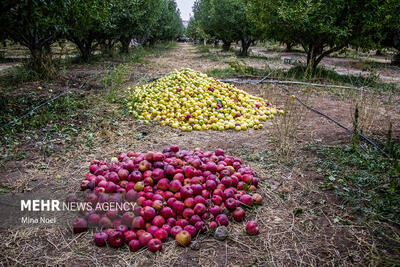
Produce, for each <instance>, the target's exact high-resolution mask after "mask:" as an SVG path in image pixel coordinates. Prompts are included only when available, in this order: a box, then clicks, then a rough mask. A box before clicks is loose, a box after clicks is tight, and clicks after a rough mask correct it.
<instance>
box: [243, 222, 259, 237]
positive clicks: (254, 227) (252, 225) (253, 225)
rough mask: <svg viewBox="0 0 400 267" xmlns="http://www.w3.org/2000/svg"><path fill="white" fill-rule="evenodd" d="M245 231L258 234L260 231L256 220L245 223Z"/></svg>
mask: <svg viewBox="0 0 400 267" xmlns="http://www.w3.org/2000/svg"><path fill="white" fill-rule="evenodd" d="M246 232H247V234H249V235H258V234H259V233H260V228H259V227H258V224H257V222H255V221H249V222H248V223H247V224H246Z"/></svg>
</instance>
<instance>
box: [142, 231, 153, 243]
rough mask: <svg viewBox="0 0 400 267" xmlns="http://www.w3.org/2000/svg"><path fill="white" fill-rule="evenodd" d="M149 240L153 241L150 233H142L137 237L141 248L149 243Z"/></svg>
mask: <svg viewBox="0 0 400 267" xmlns="http://www.w3.org/2000/svg"><path fill="white" fill-rule="evenodd" d="M151 239H153V236H152V235H151V234H150V233H148V232H144V233H143V234H142V235H141V236H140V237H139V241H140V244H141V245H142V246H145V245H147V243H149V241H150V240H151Z"/></svg>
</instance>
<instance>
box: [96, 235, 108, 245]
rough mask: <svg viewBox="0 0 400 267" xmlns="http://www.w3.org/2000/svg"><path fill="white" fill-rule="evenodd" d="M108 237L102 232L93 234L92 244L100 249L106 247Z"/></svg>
mask: <svg viewBox="0 0 400 267" xmlns="http://www.w3.org/2000/svg"><path fill="white" fill-rule="evenodd" d="M107 238H108V235H107V234H106V233H104V232H100V233H95V234H94V243H95V244H96V246H99V247H102V246H105V245H106V242H107Z"/></svg>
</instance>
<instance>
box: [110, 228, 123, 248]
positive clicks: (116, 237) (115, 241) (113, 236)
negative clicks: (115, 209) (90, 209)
mask: <svg viewBox="0 0 400 267" xmlns="http://www.w3.org/2000/svg"><path fill="white" fill-rule="evenodd" d="M108 244H110V246H112V247H115V248H118V247H120V246H122V245H123V244H124V238H123V234H122V233H121V232H119V231H113V232H111V233H110V234H109V235H108Z"/></svg>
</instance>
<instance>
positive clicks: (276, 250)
mask: <svg viewBox="0 0 400 267" xmlns="http://www.w3.org/2000/svg"><path fill="white" fill-rule="evenodd" d="M193 49H195V48H192V47H190V45H188V44H183V45H182V47H180V48H178V49H175V50H174V51H172V52H171V53H170V54H168V55H167V56H165V57H152V58H150V62H149V64H146V66H145V67H144V66H139V67H137V68H136V69H132V72H135V73H138V75H137V78H138V79H139V78H140V77H142V76H148V77H154V76H155V74H157V73H166V72H169V71H171V70H172V69H174V68H179V67H192V68H194V69H199V68H200V69H199V70H203V69H206V68H209V67H212V66H211V62H210V61H207V60H205V61H203V60H200V59H198V58H197V56H198V55H196V54H194V52H193ZM182 51H184V52H182ZM182 53H183V54H182ZM181 56H182V57H183V59H182V61H180V60H179V57H181ZM172 59H173V60H174V61H170V60H172ZM203 63H205V64H204V65H202V64H203ZM199 66H201V67H199ZM138 79H137V80H135V81H133V80H132V81H131V82H138V81H139V80H138ZM240 88H241V89H243V90H246V91H248V92H249V93H252V94H255V95H258V96H263V97H266V98H268V99H269V100H270V101H271V102H272V103H274V104H277V105H279V106H281V107H283V108H284V109H286V110H287V113H286V114H287V115H286V117H281V118H277V119H276V120H275V121H269V122H267V123H266V124H265V128H264V129H263V130H258V131H255V130H252V129H251V130H248V131H245V132H233V131H223V132H214V131H206V132H191V133H186V132H180V131H178V130H174V129H172V128H169V127H161V126H160V125H158V124H156V123H151V124H149V125H143V124H141V123H140V122H138V121H136V120H134V119H133V118H131V117H128V116H116V117H113V115H111V114H114V111H115V110H117V108H118V105H116V104H104V105H99V106H96V107H95V109H96V116H97V119H96V120H95V122H94V123H93V124H92V125H90V127H89V128H90V129H92V130H93V132H94V136H93V139H94V143H95V144H96V145H95V146H94V147H93V148H91V149H88V148H87V147H85V146H83V145H82V146H80V147H78V148H77V149H76V150H73V151H69V152H67V153H62V154H58V155H53V156H51V157H49V158H46V159H43V158H39V157H34V158H32V159H30V160H29V162H30V163H29V164H25V163H27V162H28V161H27V162H22V163H18V162H15V163H9V164H14V169H20V170H21V171H20V173H18V177H19V178H18V179H17V180H13V179H10V178H4V177H2V181H4V180H6V179H8V180H9V181H8V188H11V189H13V190H14V191H18V192H22V191H26V190H27V191H29V190H32V191H35V190H38V189H39V188H40V189H42V190H47V191H53V192H54V193H58V194H61V195H65V196H66V195H67V194H68V193H70V192H74V191H76V190H78V188H79V184H80V180H81V179H82V178H83V176H84V175H85V172H86V171H87V168H88V164H89V162H90V160H92V159H93V158H97V159H104V158H107V159H109V158H111V157H112V156H115V155H116V154H118V153H119V152H121V151H128V150H133V151H149V150H153V151H157V150H161V149H162V148H163V147H165V146H168V145H170V144H177V145H179V146H181V147H182V148H184V149H188V150H189V149H194V148H195V147H201V148H202V149H203V150H212V149H215V148H216V147H221V148H223V149H225V151H226V153H227V154H230V155H235V156H238V157H241V158H242V159H243V161H244V163H245V164H246V165H249V166H250V167H251V168H252V169H254V170H255V172H256V174H257V176H258V177H260V180H261V181H260V186H259V190H258V191H259V192H260V193H261V194H262V196H263V198H264V204H263V205H262V206H261V207H259V208H258V209H254V210H251V211H249V212H248V213H247V217H246V221H247V220H250V219H255V220H257V221H258V222H259V224H260V226H261V233H260V235H258V236H254V237H251V236H248V235H246V234H245V233H244V224H245V223H244V222H243V223H231V225H230V226H229V231H230V232H229V237H228V239H227V240H226V241H217V240H215V239H214V238H213V236H212V234H211V233H210V234H207V235H201V236H199V237H198V240H197V241H198V242H200V249H199V250H192V249H190V248H182V247H178V246H177V245H176V244H175V242H174V241H169V242H167V243H165V244H164V245H163V250H162V252H161V253H156V254H153V253H151V252H149V251H147V250H141V251H139V252H137V253H131V252H129V250H128V249H127V247H124V248H122V249H112V248H98V247H96V246H94V245H93V243H92V233H91V232H87V233H83V234H79V235H73V234H72V232H71V229H70V228H69V227H68V226H64V227H63V226H55V227H48V228H35V227H24V228H17V227H13V228H9V229H1V230H0V244H2V245H1V246H0V263H1V264H2V265H6V266H9V265H70V266H72V265H73V266H75V265H96V266H97V265H118V266H168V265H170V266H251V265H255V266H306V265H310V266H323V265H324V266H337V265H340V266H342V265H345V266H347V265H353V264H354V265H368V264H371V263H373V260H374V259H376V258H377V257H378V258H379V257H380V256H381V255H386V256H390V252H385V251H383V250H382V249H380V248H379V246H378V245H377V243H378V242H379V240H378V241H377V240H375V238H374V235H373V234H372V233H371V231H370V230H369V229H370V228H368V226H367V225H365V224H362V223H358V222H356V221H355V220H354V218H352V217H351V215H349V214H347V213H346V209H343V207H341V206H340V199H337V198H336V197H335V195H333V194H332V193H331V192H324V191H321V190H320V188H319V186H318V185H319V180H320V179H321V177H320V175H318V174H317V173H315V172H314V171H312V170H311V168H310V166H312V160H313V157H315V155H311V154H309V153H307V152H304V151H301V150H299V149H297V148H299V147H302V146H303V145H305V143H306V142H307V141H309V140H310V139H311V140H313V139H314V138H315V136H318V135H321V136H322V137H326V136H329V134H331V135H333V136H335V137H337V136H338V134H339V133H340V129H337V128H336V127H335V126H332V125H331V124H328V123H326V122H324V121H323V120H322V119H321V118H319V117H318V116H316V115H314V114H307V115H306V114H305V112H304V110H302V108H300V107H298V106H297V104H295V103H294V102H295V101H293V99H291V98H290V97H289V98H288V97H287V95H286V94H285V93H284V92H283V91H282V89H280V88H276V87H274V86H269V87H265V88H264V87H257V86H246V85H243V86H240ZM293 89H294V88H293ZM309 101H310V102H311V103H312V104H313V105H315V106H317V107H318V108H319V109H323V108H326V109H330V111H331V110H333V111H334V112H335V114H340V115H343V117H347V115H349V110H351V109H350V108H349V104H348V105H347V106H346V104H345V102H344V101H340V102H339V101H337V100H332V99H330V98H321V97H318V96H313V97H312V98H310V99H309ZM338 103H340V104H342V105H338ZM365 103H368V101H367V100H365ZM318 105H319V106H318ZM332 106H333V107H335V109H332ZM289 111H290V112H289ZM368 112H370V111H368ZM368 112H367V114H369V113H368ZM377 114H378V115H377V116H378V118H380V117H379V116H380V113H377ZM395 114H396V116H398V113H396V112H395ZM349 118H351V115H349ZM376 120H377V118H373V119H372V118H371V119H369V120H368V121H369V125H373V123H371V121H376ZM324 123H325V124H324ZM366 125H368V123H367V124H366ZM275 128H278V129H275ZM143 133H145V134H143ZM278 133H281V134H278ZM84 135H85V133H84V132H83V133H82V136H80V137H79V138H78V139H83V138H84ZM276 136H282V141H280V142H281V143H280V144H282V148H283V150H282V151H288V150H293V148H296V149H297V153H293V155H292V154H290V153H289V154H288V160H289V161H290V162H292V163H295V164H292V165H291V167H287V165H285V164H283V163H281V161H280V160H281V158H280V157H279V156H278V155H277V154H275V152H273V153H270V152H271V151H277V150H278V149H279V147H280V145H279V143H278V144H277V143H274V142H271V139H272V138H276ZM296 136H297V137H298V138H297V139H296V138H295V137H296ZM321 136H318V138H322V137H321ZM266 152H269V153H270V154H269V155H271V158H268V159H265V158H262V157H261V156H260V155H262V154H263V153H266ZM18 164H21V165H18ZM60 166H62V167H60ZM7 167H8V166H5V169H7ZM5 174H7V173H6V172H5ZM58 175H59V177H60V178H58V179H55V178H54V177H56V176H58ZM7 177H11V176H7ZM3 178H4V179H3ZM335 218H339V221H338V222H335ZM68 222H69V221H68ZM388 253H389V254H388Z"/></svg>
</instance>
